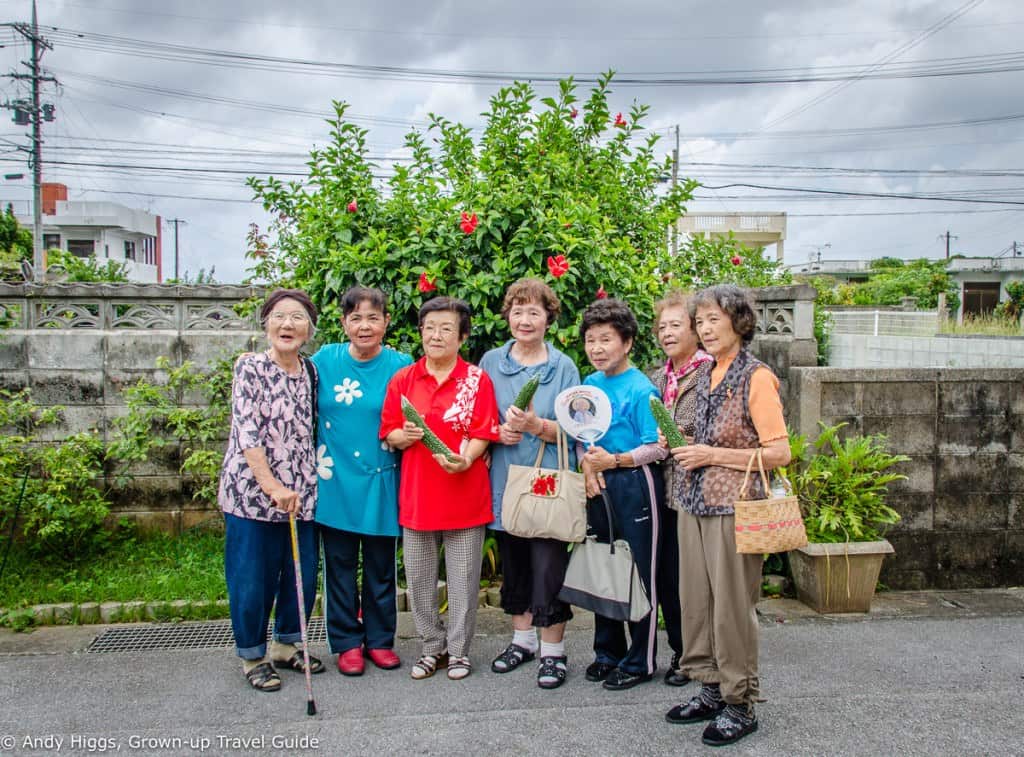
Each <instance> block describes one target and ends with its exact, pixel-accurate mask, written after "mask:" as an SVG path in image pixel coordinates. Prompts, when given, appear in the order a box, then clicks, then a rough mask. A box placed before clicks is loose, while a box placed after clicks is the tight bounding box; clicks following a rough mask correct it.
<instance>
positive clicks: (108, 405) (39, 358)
mask: <svg viewBox="0 0 1024 757" xmlns="http://www.w3.org/2000/svg"><path fill="white" fill-rule="evenodd" d="M259 293H260V290H259V289H250V288H248V287H236V286H186V287H178V286H159V285H138V284H119V285H110V284H98V285H97V284H88V285H85V284H55V285H44V286H37V285H33V284H26V285H5V284H0V322H6V323H7V324H9V325H12V326H13V327H9V328H6V329H3V330H0V388H2V389H9V390H20V389H22V388H25V387H29V388H30V389H31V390H32V397H33V399H34V401H35V402H37V403H39V404H41V405H63V406H64V407H65V410H64V411H63V413H62V414H61V422H60V423H59V424H58V425H56V426H54V427H51V428H49V429H48V432H47V433H48V436H43V438H61V437H64V436H66V435H67V434H71V433H76V432H79V431H85V430H88V429H96V430H97V431H98V432H99V434H100V435H101V436H102V437H103V438H104V440H106V439H108V438H109V437H110V435H111V433H112V431H113V429H112V425H111V421H112V420H113V419H114V418H116V417H118V416H121V415H124V414H125V413H126V407H125V403H124V398H123V397H122V394H121V391H122V389H123V388H124V387H125V386H127V385H130V384H132V383H134V382H135V381H137V380H138V379H140V378H144V379H147V380H149V381H153V382H160V381H161V380H165V378H166V377H165V375H164V374H163V372H162V371H159V370H157V368H156V360H157V358H158V357H161V356H164V357H167V358H169V359H170V362H171V364H172V365H174V366H179V365H181V364H183V363H184V362H185V361H192V362H193V363H194V364H196V366H197V367H198V368H200V369H203V368H206V367H208V366H209V365H211V364H212V363H214V362H216V361H217V360H219V359H222V358H224V357H228V356H231V355H234V354H237V353H238V352H240V351H241V350H244V349H251V348H252V347H253V345H254V341H253V340H254V338H259V337H261V333H260V332H259V330H258V329H257V323H256V321H255V320H254V319H253V318H241V317H239V316H238V315H237V314H236V313H235V311H234V310H233V306H234V305H236V304H237V303H239V302H241V301H242V300H243V299H246V298H248V297H250V296H252V295H254V294H259ZM179 401H180V402H181V403H182V404H183V405H189V404H195V403H197V402H200V401H201V398H200V397H180V398H179ZM41 436H42V435H41ZM180 464H181V451H180V449H178V448H177V446H171V447H167V448H165V449H163V450H161V451H160V453H159V457H157V458H155V459H151V460H149V461H147V462H146V463H145V464H142V465H140V466H138V467H137V468H136V470H135V474H136V475H135V476H134V478H133V479H132V481H131V483H130V484H128V485H127V487H125V488H112V492H113V495H114V503H113V504H114V511H115V513H116V514H117V515H124V516H127V517H130V518H133V519H135V520H137V521H139V522H141V523H142V524H144V525H149V526H152V527H160V528H164V529H167V530H179V529H180V528H182V527H185V528H187V527H189V526H191V525H192V524H194V523H196V522H197V521H200V520H203V519H205V518H207V517H209V516H210V514H211V513H210V503H201V502H196V501H194V500H193V499H192V490H191V486H190V483H189V481H188V480H187V479H184V478H183V477H182V476H181V475H180V474H179V471H178V468H179V466H180ZM114 473H115V471H112V470H109V471H108V472H107V477H108V480H107V481H106V482H105V483H107V484H110V483H112V477H113V475H114Z"/></svg>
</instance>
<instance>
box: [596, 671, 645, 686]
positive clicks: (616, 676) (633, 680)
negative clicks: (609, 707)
mask: <svg viewBox="0 0 1024 757" xmlns="http://www.w3.org/2000/svg"><path fill="white" fill-rule="evenodd" d="M652 678H654V674H653V673H628V672H626V671H625V670H623V669H622V668H615V670H613V671H612V672H611V673H609V674H608V677H607V678H605V679H604V683H603V684H601V685H602V686H604V687H605V688H606V689H608V690H609V691H625V690H626V689H631V688H633V687H634V686H636V685H637V684H638V683H646V682H647V681H650V680H651V679H652Z"/></svg>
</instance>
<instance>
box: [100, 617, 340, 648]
mask: <svg viewBox="0 0 1024 757" xmlns="http://www.w3.org/2000/svg"><path fill="white" fill-rule="evenodd" d="M306 635H307V637H308V638H309V641H310V642H311V643H318V642H319V643H323V642H325V641H326V640H327V633H326V629H325V628H324V619H323V618H322V617H316V618H310V621H309V626H308V627H307V628H306ZM269 638H270V631H269V630H268V631H267V639H268V640H269ZM234 644H235V637H234V635H233V634H232V633H231V621H230V620H213V621H209V622H207V623H162V624H155V625H148V626H134V627H128V628H108V629H107V630H106V631H104V632H103V633H101V634H100V635H99V636H97V637H96V639H95V640H93V642H92V644H90V645H89V647H88V648H87V649H86V650H85V651H86V652H94V653H104V652H145V651H148V650H152V649H210V648H214V647H232V646H234Z"/></svg>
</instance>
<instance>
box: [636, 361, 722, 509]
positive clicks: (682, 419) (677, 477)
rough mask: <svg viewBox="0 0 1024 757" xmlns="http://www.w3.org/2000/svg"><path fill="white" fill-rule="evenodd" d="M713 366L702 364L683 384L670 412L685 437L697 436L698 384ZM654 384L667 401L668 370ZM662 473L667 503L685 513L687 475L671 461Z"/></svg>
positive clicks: (654, 377)
mask: <svg viewBox="0 0 1024 757" xmlns="http://www.w3.org/2000/svg"><path fill="white" fill-rule="evenodd" d="M711 365H712V363H711V362H710V361H707V362H702V363H699V364H697V365H696V366H695V367H694V368H693V370H691V371H690V372H689V373H687V374H686V375H685V376H683V377H682V378H681V379H680V380H679V387H678V389H677V391H676V401H675V404H674V405H673V406H672V407H671V408H670V410H671V412H672V418H673V419H674V420H675V422H676V425H677V426H679V427H680V428H682V429H683V435H684V436H693V435H694V434H695V433H696V415H697V384H698V382H699V381H700V378H701V377H702V376H703V375H704V374H705V373H710V372H711ZM651 381H653V382H654V385H655V386H656V387H658V391H659V392H661V395H662V396H663V397H664V396H665V385H666V383H667V382H668V377H667V375H666V371H665V367H664V366H662V367H661V368H659V369H658V370H657V371H655V372H654V373H652V374H651ZM662 470H664V472H665V502H666V504H667V505H668V506H669V508H671V509H672V510H681V509H682V508H683V503H684V502H685V500H686V480H687V479H686V475H685V474H686V471H684V470H683V469H682V468H680V467H679V463H677V462H676V461H675V460H673V459H672V458H671V457H670V458H669V459H668V460H666V461H665V463H664V464H663V466H662Z"/></svg>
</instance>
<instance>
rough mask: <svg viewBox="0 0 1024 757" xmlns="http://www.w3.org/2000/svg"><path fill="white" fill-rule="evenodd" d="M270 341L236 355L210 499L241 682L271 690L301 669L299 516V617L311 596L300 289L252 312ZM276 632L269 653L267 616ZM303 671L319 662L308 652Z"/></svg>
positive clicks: (306, 381)
mask: <svg viewBox="0 0 1024 757" xmlns="http://www.w3.org/2000/svg"><path fill="white" fill-rule="evenodd" d="M260 320H261V322H262V323H263V327H264V329H265V330H266V334H267V341H268V342H269V349H268V350H267V351H266V352H259V353H249V354H246V355H243V356H242V357H240V358H239V359H238V361H237V362H236V363H235V377H234V381H233V383H232V390H231V392H232V406H231V435H230V437H229V439H228V448H227V452H226V454H225V455H224V466H223V470H222V472H221V478H220V490H219V492H218V496H217V499H218V501H219V503H220V507H221V509H222V510H223V511H224V521H225V539H224V573H225V577H226V579H227V588H228V604H229V608H230V612H231V629H232V631H234V635H235V648H236V651H237V653H238V656H239V657H241V658H242V669H243V671H244V672H245V677H246V679H247V680H248V681H249V684H250V685H251V686H252V687H253V688H254V689H256V690H258V691H277V690H278V689H280V688H281V678H280V676H279V675H278V674H277V669H276V668H275V665H276V666H277V667H279V668H280V667H284V668H288V669H291V670H297V671H300V672H305V667H304V663H303V655H302V650H301V648H299V647H298V646H297V643H298V642H300V641H301V640H302V634H301V631H300V628H299V605H298V594H297V592H296V585H295V584H296V581H295V568H294V564H293V561H292V551H291V534H290V529H289V525H288V520H289V516H290V515H293V514H294V515H295V517H296V521H297V531H298V541H299V554H300V556H301V570H302V593H303V597H304V598H305V611H306V616H307V617H308V616H309V613H310V612H312V610H313V600H314V598H315V597H316V574H317V563H318V553H317V544H316V527H315V524H314V523H313V509H314V506H315V504H316V451H315V450H314V448H313V446H314V434H313V431H314V426H313V424H314V420H313V418H314V414H315V402H316V399H315V383H316V372H315V369H314V368H313V367H312V365H310V364H309V363H308V362H306V363H304V362H303V358H301V357H300V356H299V349H300V348H301V347H302V345H303V344H305V343H306V342H307V341H308V340H309V338H310V337H311V336H312V335H313V329H314V325H315V323H316V308H315V307H314V306H313V303H312V302H311V301H310V299H309V296H308V295H307V294H306V293H305V292H301V291H299V290H296V289H278V290H276V291H274V292H272V293H271V294H270V295H269V296H268V297H267V300H266V303H265V304H264V305H263V308H262V310H260ZM271 608H274V636H273V642H272V643H271V646H270V656H269V659H268V656H267V622H268V621H269V620H270V611H271ZM309 666H310V672H312V673H321V672H323V669H324V666H323V663H321V662H320V660H318V659H316V658H315V657H313V656H312V655H310V657H309Z"/></svg>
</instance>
